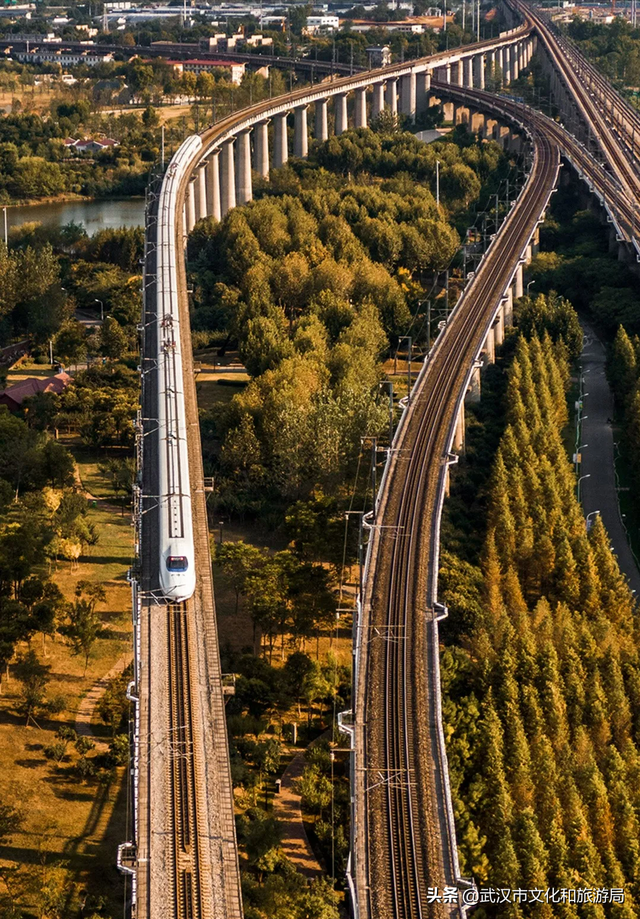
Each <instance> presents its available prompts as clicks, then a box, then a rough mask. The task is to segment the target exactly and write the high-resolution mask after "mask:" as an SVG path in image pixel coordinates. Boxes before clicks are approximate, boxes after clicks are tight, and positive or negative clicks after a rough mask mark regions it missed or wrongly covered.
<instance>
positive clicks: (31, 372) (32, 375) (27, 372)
mask: <svg viewBox="0 0 640 919" xmlns="http://www.w3.org/2000/svg"><path fill="white" fill-rule="evenodd" d="M54 375H55V370H54V369H53V367H51V365H50V364H36V363H34V362H33V361H29V360H25V361H19V362H18V363H17V364H14V365H13V367H11V368H10V369H9V370H8V371H7V386H15V384H16V383H21V382H22V381H23V380H29V379H36V380H46V378H47V377H52V376H54Z"/></svg>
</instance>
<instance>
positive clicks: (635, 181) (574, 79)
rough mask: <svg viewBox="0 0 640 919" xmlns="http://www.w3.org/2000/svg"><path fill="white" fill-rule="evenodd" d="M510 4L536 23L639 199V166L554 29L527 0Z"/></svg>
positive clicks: (600, 141)
mask: <svg viewBox="0 0 640 919" xmlns="http://www.w3.org/2000/svg"><path fill="white" fill-rule="evenodd" d="M507 4H508V5H509V6H511V7H512V9H515V10H516V11H517V12H518V13H519V14H520V15H521V16H523V17H524V18H525V19H526V20H527V21H531V22H533V23H534V25H535V29H536V31H537V32H538V35H539V36H540V38H541V40H542V42H543V44H544V46H545V48H546V50H547V52H548V54H549V57H550V58H551V60H552V61H553V63H554V65H555V67H556V68H557V70H558V72H559V74H560V75H561V76H562V78H563V79H564V82H565V83H566V85H567V87H568V89H569V91H570V93H571V94H572V96H573V98H574V101H575V104H576V107H577V109H578V111H579V112H580V114H581V116H582V118H583V120H584V122H585V124H586V125H588V126H589V128H590V130H591V131H592V132H593V137H594V139H595V140H596V141H597V143H598V144H599V146H600V148H601V150H602V152H603V154H604V156H605V157H606V158H607V160H608V161H609V163H610V165H611V167H612V168H613V169H614V171H615V173H616V175H617V176H618V177H619V179H620V181H621V183H622V184H623V186H624V187H625V188H626V189H627V190H628V192H630V193H631V194H632V195H633V196H634V198H635V199H638V198H639V197H640V176H639V175H638V174H637V172H636V170H635V169H634V168H633V167H632V166H630V164H629V160H628V155H627V152H626V150H625V148H624V146H623V144H622V143H621V142H620V140H619V138H618V137H617V136H616V135H615V134H613V133H612V131H611V124H610V123H608V121H607V118H606V116H605V115H604V114H603V113H602V112H601V111H600V109H599V107H598V106H597V105H594V101H593V98H592V97H591V95H590V93H589V91H588V89H587V87H586V86H585V85H584V83H582V82H581V80H580V79H579V77H578V75H577V74H576V73H575V71H574V69H573V67H572V66H570V64H569V62H568V61H567V59H566V56H565V55H564V54H563V53H562V49H561V48H560V47H559V45H558V41H557V38H556V36H555V35H554V33H553V30H552V29H551V28H550V27H549V25H548V23H547V22H546V21H545V20H544V19H543V18H542V17H541V16H540V15H539V14H538V13H536V12H535V11H533V10H532V9H531V8H530V7H529V6H528V5H527V4H526V3H525V2H524V0H507Z"/></svg>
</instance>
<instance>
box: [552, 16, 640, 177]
mask: <svg viewBox="0 0 640 919" xmlns="http://www.w3.org/2000/svg"><path fill="white" fill-rule="evenodd" d="M537 15H538V16H540V18H541V19H544V20H545V21H546V22H547V24H548V26H549V31H550V32H551V34H552V35H553V36H554V38H555V40H556V42H557V44H558V46H559V47H560V48H561V49H562V50H563V51H564V52H565V55H566V57H567V59H568V60H570V61H571V62H572V63H573V65H574V68H575V69H576V71H577V75H578V78H584V77H585V76H586V77H587V79H588V88H589V91H591V92H592V96H593V98H595V101H596V104H598V105H600V104H602V106H603V108H602V113H603V115H604V116H608V115H610V116H611V117H612V118H613V119H614V121H613V124H612V127H613V128H614V129H615V130H619V129H622V131H623V133H624V134H625V138H624V139H623V138H621V140H622V141H623V142H625V141H626V143H627V145H628V149H629V152H630V154H631V156H632V158H633V160H634V165H635V167H636V171H638V169H639V166H638V162H637V159H636V153H635V151H636V141H640V112H639V111H638V110H637V109H636V108H634V107H633V106H632V105H631V104H630V103H629V102H628V100H627V99H625V98H624V96H623V95H622V94H621V93H620V92H619V91H618V90H617V89H616V88H615V86H614V85H613V84H612V83H611V82H610V81H609V80H608V79H607V77H606V76H605V75H604V74H602V73H601V72H600V71H599V70H598V69H597V67H595V66H594V65H593V64H592V63H591V62H590V61H589V60H588V59H587V58H586V57H585V56H584V54H583V53H582V51H580V49H579V48H578V46H577V45H576V44H575V42H574V41H573V40H572V39H571V38H570V37H569V36H568V35H565V34H564V33H562V32H561V31H560V30H559V29H558V28H557V26H556V25H555V23H554V22H552V21H551V20H548V19H547V18H546V17H545V16H544V14H542V13H540V12H538V13H537ZM593 90H595V91H596V93H599V94H600V96H601V97H602V98H599V97H598V95H597V94H594V93H593ZM607 100H608V101H609V103H610V105H609V106H607V105H606V101H607ZM616 114H617V116H618V117H617V124H616ZM629 128H631V131H629Z"/></svg>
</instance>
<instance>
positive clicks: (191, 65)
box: [167, 60, 247, 86]
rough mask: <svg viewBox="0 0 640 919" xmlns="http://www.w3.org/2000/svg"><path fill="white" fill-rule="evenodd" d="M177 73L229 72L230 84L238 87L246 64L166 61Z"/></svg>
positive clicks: (235, 62) (234, 62) (236, 62)
mask: <svg viewBox="0 0 640 919" xmlns="http://www.w3.org/2000/svg"><path fill="white" fill-rule="evenodd" d="M167 64H170V65H171V67H173V69H174V70H176V71H177V72H178V73H195V74H196V76H197V75H198V74H199V73H212V72H215V71H216V70H218V71H219V70H221V69H222V70H230V71H231V82H232V83H235V85H236V86H239V85H240V84H241V83H242V78H243V76H244V72H245V69H246V66H247V65H246V64H244V63H239V62H238V61H198V60H193V61H167Z"/></svg>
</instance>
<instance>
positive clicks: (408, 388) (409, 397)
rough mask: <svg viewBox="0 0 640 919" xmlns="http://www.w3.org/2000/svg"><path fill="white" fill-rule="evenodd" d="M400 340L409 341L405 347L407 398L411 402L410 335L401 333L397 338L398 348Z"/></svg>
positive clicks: (411, 353) (411, 354) (411, 351)
mask: <svg viewBox="0 0 640 919" xmlns="http://www.w3.org/2000/svg"><path fill="white" fill-rule="evenodd" d="M401 341H406V342H408V343H409V346H408V348H407V399H408V401H409V402H411V358H412V357H413V342H412V340H411V336H410V335H401V336H400V337H399V338H398V348H400V342H401ZM396 354H397V352H396Z"/></svg>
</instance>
